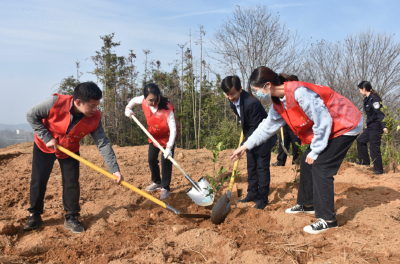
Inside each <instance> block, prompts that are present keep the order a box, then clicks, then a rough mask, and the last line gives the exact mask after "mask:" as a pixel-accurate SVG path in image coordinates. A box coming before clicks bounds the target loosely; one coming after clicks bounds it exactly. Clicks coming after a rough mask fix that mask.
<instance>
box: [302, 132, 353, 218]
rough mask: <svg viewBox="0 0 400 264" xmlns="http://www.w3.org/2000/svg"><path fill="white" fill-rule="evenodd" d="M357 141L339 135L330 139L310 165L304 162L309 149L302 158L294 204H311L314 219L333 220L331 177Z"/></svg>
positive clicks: (334, 216) (332, 179) (309, 150)
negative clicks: (313, 209) (312, 205)
mask: <svg viewBox="0 0 400 264" xmlns="http://www.w3.org/2000/svg"><path fill="white" fill-rule="evenodd" d="M356 138H357V136H339V137H336V138H333V139H331V140H329V141H328V145H327V146H326V148H325V149H324V150H323V151H322V152H321V153H320V154H319V156H318V158H317V159H316V160H315V161H314V163H313V164H312V165H310V164H308V163H306V157H307V155H308V153H310V152H311V149H310V148H308V149H307V150H306V151H305V152H304V154H303V155H302V156H301V159H300V160H301V161H300V162H301V163H300V184H299V192H298V195H297V203H298V204H300V205H309V204H314V208H315V217H316V218H322V219H324V220H328V221H330V220H336V213H335V208H334V203H335V200H334V186H333V181H334V178H333V176H334V175H336V174H337V172H338V170H339V168H340V165H341V164H342V161H343V159H344V158H345V156H346V153H347V151H348V150H349V148H350V146H351V144H352V143H353V141H354V140H355V139H356Z"/></svg>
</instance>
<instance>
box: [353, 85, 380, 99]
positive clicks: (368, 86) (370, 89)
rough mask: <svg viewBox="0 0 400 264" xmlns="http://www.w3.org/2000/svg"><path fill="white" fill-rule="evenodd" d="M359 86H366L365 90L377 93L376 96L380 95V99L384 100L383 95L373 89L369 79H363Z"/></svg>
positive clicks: (362, 87) (361, 87) (360, 87)
mask: <svg viewBox="0 0 400 264" xmlns="http://www.w3.org/2000/svg"><path fill="white" fill-rule="evenodd" d="M358 88H359V89H364V88H365V91H367V92H370V93H373V94H375V95H376V96H378V98H379V101H381V102H382V99H381V97H380V96H379V94H378V93H377V92H376V91H375V90H374V89H372V85H371V83H370V82H368V81H362V82H360V83H359V84H358Z"/></svg>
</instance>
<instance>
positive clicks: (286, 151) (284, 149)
mask: <svg viewBox="0 0 400 264" xmlns="http://www.w3.org/2000/svg"><path fill="white" fill-rule="evenodd" d="M281 139H282V142H281V146H282V149H283V151H284V152H285V153H286V155H288V156H290V154H289V151H288V150H287V149H286V148H285V144H284V143H283V140H284V139H285V138H284V136H283V127H281Z"/></svg>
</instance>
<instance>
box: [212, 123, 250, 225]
mask: <svg viewBox="0 0 400 264" xmlns="http://www.w3.org/2000/svg"><path fill="white" fill-rule="evenodd" d="M242 141H243V131H242V134H241V135H240V140H239V147H240V145H241V144H242ZM238 164H239V160H237V161H235V164H234V165H233V171H232V177H231V181H230V183H229V189H228V192H226V193H225V194H224V195H222V197H221V198H219V200H218V201H217V203H216V204H215V205H214V207H213V209H212V211H211V222H212V223H213V224H216V225H219V224H221V223H222V222H223V221H224V220H225V218H226V217H227V216H228V214H229V213H230V212H231V201H230V199H231V196H232V188H233V182H234V181H235V177H234V176H235V174H236V170H237V167H238Z"/></svg>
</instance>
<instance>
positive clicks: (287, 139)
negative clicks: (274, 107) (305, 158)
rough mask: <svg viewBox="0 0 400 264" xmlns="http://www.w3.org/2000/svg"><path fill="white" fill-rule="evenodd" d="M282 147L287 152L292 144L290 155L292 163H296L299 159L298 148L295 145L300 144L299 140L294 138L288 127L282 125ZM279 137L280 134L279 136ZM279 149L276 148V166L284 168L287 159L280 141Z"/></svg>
mask: <svg viewBox="0 0 400 264" xmlns="http://www.w3.org/2000/svg"><path fill="white" fill-rule="evenodd" d="M282 128H283V137H284V139H283V145H284V146H285V148H286V149H287V150H289V146H290V143H292V154H293V161H294V162H296V161H297V158H298V157H299V147H298V146H297V145H296V143H298V144H301V140H300V139H299V138H298V137H296V135H295V134H294V133H293V131H292V129H291V128H290V127H289V126H288V125H284V126H283V127H282ZM279 135H280V134H279ZM279 141H280V142H279V148H278V151H279V153H278V157H277V160H278V165H280V166H285V164H286V159H287V154H286V153H285V151H283V148H282V144H281V142H282V139H280V140H279Z"/></svg>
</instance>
